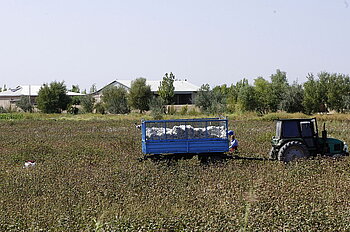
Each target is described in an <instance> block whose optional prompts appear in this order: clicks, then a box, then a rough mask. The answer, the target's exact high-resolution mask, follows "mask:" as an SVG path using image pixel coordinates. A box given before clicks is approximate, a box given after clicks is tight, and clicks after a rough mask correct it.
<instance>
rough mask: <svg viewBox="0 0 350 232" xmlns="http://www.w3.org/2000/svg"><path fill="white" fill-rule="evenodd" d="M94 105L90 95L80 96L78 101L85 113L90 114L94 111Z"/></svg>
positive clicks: (93, 99)
mask: <svg viewBox="0 0 350 232" xmlns="http://www.w3.org/2000/svg"><path fill="white" fill-rule="evenodd" d="M94 103H95V98H94V97H93V96H92V95H91V94H89V95H85V96H82V97H81V99H80V105H81V106H82V107H83V110H84V111H85V112H86V113H92V111H93V110H94Z"/></svg>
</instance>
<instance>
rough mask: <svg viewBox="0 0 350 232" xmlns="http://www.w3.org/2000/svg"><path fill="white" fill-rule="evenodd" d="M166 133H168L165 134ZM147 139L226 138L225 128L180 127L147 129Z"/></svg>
mask: <svg viewBox="0 0 350 232" xmlns="http://www.w3.org/2000/svg"><path fill="white" fill-rule="evenodd" d="M165 131H166V132H165ZM146 137H147V139H150V140H162V139H200V138H223V139H224V138H226V128H225V127H224V126H208V127H206V128H194V127H193V126H191V125H179V126H174V127H173V128H166V130H165V129H164V128H159V127H150V128H146Z"/></svg>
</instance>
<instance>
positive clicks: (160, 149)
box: [141, 118, 228, 154]
mask: <svg viewBox="0 0 350 232" xmlns="http://www.w3.org/2000/svg"><path fill="white" fill-rule="evenodd" d="M196 125H199V127H203V126H204V127H203V128H200V130H202V134H201V136H202V137H197V138H194V136H193V135H190V133H193V130H197V132H198V128H196ZM213 125H214V126H213ZM215 125H218V127H219V128H220V130H221V131H219V133H221V134H220V137H219V138H214V137H215V136H214V137H213V135H212V134H209V133H208V128H209V127H212V128H213V127H214V129H215ZM155 126H156V127H155ZM167 126H168V127H167ZM172 126H174V128H175V127H178V128H179V127H181V128H182V130H184V133H183V134H182V137H181V138H179V139H176V138H175V139H174V135H173V134H171V129H170V128H171V127H172ZM151 127H152V128H154V127H155V128H156V129H157V130H158V132H159V133H160V134H161V135H159V136H150V135H146V133H147V128H148V129H149V128H151ZM227 127H228V121H227V119H220V118H202V119H175V120H150V121H143V122H142V127H141V130H142V152H143V153H145V154H167V153H169V154H173V153H195V154H198V153H211V152H227V151H228V135H227V131H228V129H227ZM203 130H204V131H203ZM180 131H181V130H180ZM182 132H183V131H182ZM222 132H224V134H222ZM175 137H176V136H175Z"/></svg>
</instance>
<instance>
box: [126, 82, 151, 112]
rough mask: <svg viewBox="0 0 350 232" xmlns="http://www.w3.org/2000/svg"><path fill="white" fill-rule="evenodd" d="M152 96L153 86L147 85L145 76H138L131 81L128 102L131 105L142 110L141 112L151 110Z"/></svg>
mask: <svg viewBox="0 0 350 232" xmlns="http://www.w3.org/2000/svg"><path fill="white" fill-rule="evenodd" d="M152 96H153V93H152V91H151V86H149V85H146V79H145V78H138V79H136V80H134V81H132V82H131V87H130V91H129V97H128V102H129V105H130V106H131V107H133V108H134V109H138V110H140V113H142V112H143V111H144V110H149V104H150V101H151V99H152Z"/></svg>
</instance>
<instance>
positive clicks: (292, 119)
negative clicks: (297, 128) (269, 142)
mask: <svg viewBox="0 0 350 232" xmlns="http://www.w3.org/2000/svg"><path fill="white" fill-rule="evenodd" d="M311 120H316V118H286V119H277V120H276V121H311Z"/></svg>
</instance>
